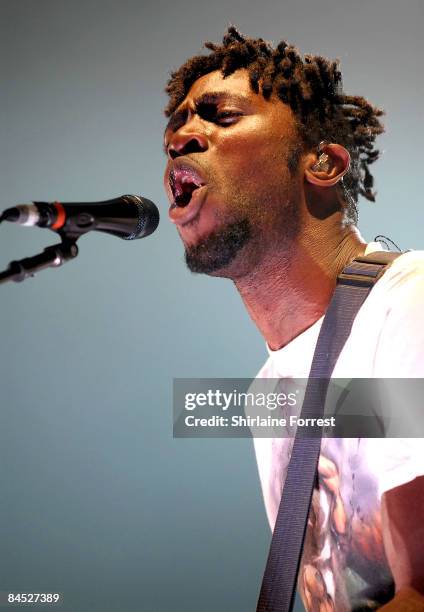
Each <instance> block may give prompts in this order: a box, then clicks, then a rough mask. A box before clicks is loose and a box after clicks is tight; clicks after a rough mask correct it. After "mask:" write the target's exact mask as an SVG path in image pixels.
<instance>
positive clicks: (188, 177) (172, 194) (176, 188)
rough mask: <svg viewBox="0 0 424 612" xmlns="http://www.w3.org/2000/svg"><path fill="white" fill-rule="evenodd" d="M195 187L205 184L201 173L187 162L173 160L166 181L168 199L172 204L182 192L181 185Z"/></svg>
mask: <svg viewBox="0 0 424 612" xmlns="http://www.w3.org/2000/svg"><path fill="white" fill-rule="evenodd" d="M184 184H191V185H195V189H197V188H198V187H201V186H202V185H205V184H206V181H205V179H204V177H203V175H202V172H201V171H200V170H199V169H198V168H197V167H196V166H195V165H194V164H193V163H192V162H189V161H187V160H181V161H180V160H175V161H174V162H173V163H172V166H171V167H170V170H169V173H168V181H167V192H168V197H169V199H170V201H171V202H172V203H174V204H175V203H176V199H177V198H178V197H179V196H181V195H182V194H183V192H184V190H183V185H184Z"/></svg>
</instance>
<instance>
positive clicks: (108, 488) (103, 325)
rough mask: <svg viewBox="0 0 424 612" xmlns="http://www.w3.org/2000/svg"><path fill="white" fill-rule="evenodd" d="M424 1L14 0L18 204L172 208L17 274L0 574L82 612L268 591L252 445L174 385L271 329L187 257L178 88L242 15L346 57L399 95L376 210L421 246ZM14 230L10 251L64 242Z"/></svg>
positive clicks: (8, 78)
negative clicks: (168, 191)
mask: <svg viewBox="0 0 424 612" xmlns="http://www.w3.org/2000/svg"><path fill="white" fill-rule="evenodd" d="M423 6H424V5H423V4H422V2H421V1H420V0H408V1H407V2H406V3H404V4H403V5H402V6H401V5H400V3H398V2H397V1H396V2H395V1H392V0H368V1H367V2H365V1H363V0H359V1H357V2H351V1H347V0H338V1H337V2H336V1H335V0H334V1H333V0H331V1H330V0H320V2H312V1H310V2H307V1H305V0H296V1H292V0H290V1H287V0H279V1H277V0H265V1H263V2H261V3H260V4H259V3H257V4H253V3H247V2H242V1H241V0H226V1H224V0H216V1H215V2H213V3H212V2H193V0H180V2H170V0H163V1H161V0H157V1H156V2H152V1H145V2H140V1H139V2H136V1H135V0H120V1H118V0H113V1H111V0H104V1H102V2H101V1H96V0H86V1H81V0H78V1H77V0H74V1H73V2H70V1H68V2H66V1H64V0H54V1H53V0H38V1H37V2H34V1H33V0H20V1H14V0H6V1H5V0H2V2H1V3H0V8H1V36H0V47H1V50H0V51H1V52H0V58H1V60H0V61H1V74H2V79H1V83H2V85H1V139H0V146H1V163H0V168H1V188H2V191H1V208H6V207H8V206H11V205H13V204H16V203H19V202H27V201H31V200H55V199H59V200H63V201H79V200H82V201H84V200H86V201H89V200H100V199H106V198H111V197H115V196H117V195H120V194H123V193H136V194H141V195H145V196H146V197H148V198H150V199H152V200H153V201H155V202H156V203H157V204H158V205H159V206H160V208H161V212H162V221H161V224H160V226H159V229H158V231H157V232H156V234H155V235H154V236H151V237H149V238H147V239H146V240H141V241H134V242H132V243H127V242H124V241H121V240H119V239H117V238H113V237H110V236H106V235H100V234H98V235H96V234H93V235H91V236H89V237H84V238H82V239H81V240H80V255H79V257H78V259H77V260H75V261H74V262H71V263H68V264H67V265H66V266H65V267H64V268H63V269H59V270H49V271H45V272H43V273H41V274H40V275H38V276H37V277H36V278H35V279H32V280H27V281H26V282H25V283H23V284H22V285H15V284H9V285H4V286H2V287H1V297H2V310H1V312H2V314H1V382H2V393H1V422H0V436H1V438H0V449H1V451H0V453H1V454H0V458H1V466H2V467H1V471H0V477H1V492H2V495H1V504H0V529H1V544H2V546H1V554H0V590H9V589H10V590H23V591H31V590H36V591H40V590H43V589H44V590H50V591H51V590H55V591H56V590H57V591H61V592H63V593H64V596H65V602H66V603H65V605H64V606H63V608H62V609H64V610H69V611H73V612H79V611H81V612H85V611H102V612H115V611H122V612H130V611H131V612H132V611H136V610H142V611H143V612H165V611H166V612H168V611H171V610H172V611H176V610H178V611H180V610H181V611H182V612H198V611H200V610H202V612H217V611H218V610H219V611H221V612H239V611H240V612H247V611H249V610H254V609H255V600H256V596H257V592H258V588H259V585H260V580H261V574H262V569H263V566H264V563H265V559H266V555H267V547H268V542H269V537H270V533H269V529H268V526H267V523H266V518H265V512H264V508H263V503H262V497H261V492H260V488H259V482H258V477H257V472H256V465H255V459H254V455H253V449H252V443H251V441H250V440H243V439H242V440H228V439H224V440H205V439H202V440H195V439H184V440H174V439H172V404H171V398H172V379H173V377H190V378H195V377H202V378H204V377H250V376H254V375H255V373H256V372H257V371H258V369H259V368H260V366H261V365H262V362H263V361H264V359H265V347H264V344H263V341H262V339H261V337H260V336H259V333H258V332H257V330H256V329H255V328H254V326H253V324H252V323H251V321H250V320H249V318H248V315H247V313H246V312H245V310H244V308H243V305H242V303H241V302H240V299H239V297H238V295H237V293H236V291H235V290H234V288H233V286H232V285H231V283H230V282H228V281H224V280H217V279H211V278H207V277H200V276H193V275H191V274H190V273H189V272H188V271H187V270H186V269H185V267H184V264H183V260H182V247H181V244H180V242H179V239H178V237H177V235H176V232H175V231H174V228H173V227H172V226H171V224H170V223H168V221H167V204H166V199H165V196H164V193H163V189H162V185H161V175H162V171H163V167H164V162H165V160H164V156H163V154H162V151H161V145H162V132H163V128H164V119H163V116H162V114H161V109H162V107H163V106H164V104H165V101H166V99H165V95H164V93H163V88H164V85H165V81H166V79H167V74H168V72H169V70H170V69H171V68H175V67H177V66H178V65H179V64H180V63H181V62H182V61H184V60H185V59H186V57H188V56H189V55H192V54H193V53H196V52H198V51H199V49H200V47H201V43H202V41H203V40H208V39H212V40H217V39H219V38H220V37H221V36H222V33H223V31H224V30H225V28H226V26H227V24H228V23H230V22H233V23H236V24H237V25H238V26H239V28H240V29H241V30H242V31H245V32H246V33H248V34H250V35H252V36H262V37H264V38H267V39H271V40H274V41H277V42H278V40H280V39H281V38H286V39H288V40H290V41H292V42H294V43H295V44H297V45H298V46H299V47H300V48H301V49H302V51H304V52H315V53H322V54H324V55H328V56H332V57H339V58H340V59H341V62H342V70H343V74H344V81H345V89H346V91H348V92H349V93H354V94H361V95H365V96H366V97H368V98H369V99H370V100H372V101H373V102H374V103H376V104H378V105H380V106H383V107H384V108H385V109H386V111H387V117H386V125H387V135H385V136H384V137H382V138H381V140H380V143H381V146H382V148H383V149H384V150H385V154H384V156H383V159H382V160H381V161H380V162H378V163H377V165H376V166H375V168H374V170H375V176H376V181H377V189H378V199H377V203H375V204H370V203H368V202H366V201H364V202H362V203H361V207H360V229H361V231H362V233H363V235H364V237H365V238H366V239H367V240H370V239H372V238H373V237H374V236H375V235H376V234H379V233H382V234H386V235H388V236H391V237H392V238H393V239H394V240H395V241H396V242H397V243H399V244H400V245H401V246H402V247H403V248H420V247H421V245H422V212H421V206H422V204H421V181H422V174H423V170H422V155H421V148H422V136H423V130H422V123H423V117H422V96H423V80H422V76H421V75H422V69H421V63H422V56H423V46H424V45H423V38H422V32H421V29H422V18H423V13H424V8H423ZM0 234H1V239H0V240H1V242H0V244H1V251H0V252H1V258H2V262H3V263H2V265H1V267H2V268H4V267H6V265H7V263H8V262H9V261H10V260H11V259H13V258H21V257H24V256H28V255H33V254H35V253H37V252H38V251H40V250H41V249H42V248H44V247H45V246H47V244H53V243H54V242H55V240H56V238H55V236H54V235H53V234H51V233H49V232H47V231H44V230H41V229H27V228H16V227H12V226H9V225H7V226H6V225H2V226H1V227H0ZM298 609H299V610H300V609H301V608H300V607H299V608H298Z"/></svg>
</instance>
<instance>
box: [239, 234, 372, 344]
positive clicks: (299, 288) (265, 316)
mask: <svg viewBox="0 0 424 612" xmlns="http://www.w3.org/2000/svg"><path fill="white" fill-rule="evenodd" d="M316 229H317V228H314V227H311V228H310V231H304V232H302V236H301V239H300V240H299V241H298V242H296V244H295V245H293V247H292V249H291V251H290V253H287V250H286V251H282V252H281V251H280V252H278V251H276V250H275V249H273V251H272V253H268V254H267V256H266V257H263V258H261V262H260V264H258V266H257V267H256V268H255V269H254V270H253V271H252V272H251V273H250V274H248V275H245V276H243V277H242V278H238V279H236V280H235V281H234V282H235V285H236V287H237V290H238V291H239V293H240V295H241V297H242V300H243V302H244V304H245V306H246V308H247V310H248V312H249V314H250V316H251V318H252V319H253V321H254V322H255V324H256V326H257V327H258V329H259V331H260V332H261V334H262V336H263V337H264V339H265V340H266V342H267V343H268V346H269V347H270V349H271V350H277V349H279V348H282V347H283V346H285V345H286V344H288V343H289V342H290V341H291V340H293V339H294V338H295V337H296V336H298V335H299V334H301V333H302V332H303V331H305V330H306V329H307V328H308V327H310V326H311V325H313V324H314V323H315V321H317V320H318V319H319V318H320V317H321V316H322V315H323V314H324V313H325V311H326V310H327V307H328V304H329V302H330V299H331V296H332V294H333V291H334V288H335V284H336V279H337V275H338V274H339V273H340V272H341V270H342V269H343V268H344V267H345V266H346V265H347V264H348V263H349V262H350V261H352V260H353V259H354V258H355V257H356V256H358V255H359V254H362V253H364V251H365V247H366V243H365V242H364V241H363V239H362V238H361V236H360V234H359V232H358V230H357V229H356V228H354V227H353V226H350V227H347V228H344V229H343V230H341V229H340V225H338V232H334V231H326V232H322V231H321V235H319V234H317V231H316ZM332 229H333V230H334V227H333V228H332ZM321 230H322V227H321ZM330 237H332V238H330Z"/></svg>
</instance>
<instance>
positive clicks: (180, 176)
mask: <svg viewBox="0 0 424 612" xmlns="http://www.w3.org/2000/svg"><path fill="white" fill-rule="evenodd" d="M175 174H176V175H175ZM175 174H171V176H170V185H171V189H172V192H173V195H174V198H175V199H176V200H177V199H178V198H181V197H182V196H184V194H185V191H186V190H185V189H184V188H183V185H187V184H190V185H192V186H193V189H192V191H194V190H195V189H198V188H199V187H201V186H202V182H201V181H200V180H199V179H198V178H197V177H196V176H193V174H192V173H191V172H189V171H184V170H182V171H177V173H175Z"/></svg>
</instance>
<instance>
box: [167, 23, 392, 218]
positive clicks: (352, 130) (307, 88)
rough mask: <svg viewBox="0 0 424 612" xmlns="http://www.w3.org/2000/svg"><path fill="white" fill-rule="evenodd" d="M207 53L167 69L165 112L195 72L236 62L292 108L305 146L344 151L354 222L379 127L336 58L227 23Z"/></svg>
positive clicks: (227, 71)
mask: <svg viewBox="0 0 424 612" xmlns="http://www.w3.org/2000/svg"><path fill="white" fill-rule="evenodd" d="M204 46H205V47H206V48H207V49H209V50H210V51H211V53H210V54H209V55H196V56H194V57H192V58H190V59H188V60H187V61H186V62H185V63H184V64H183V65H182V66H181V67H180V68H178V69H177V70H176V71H174V72H171V76H170V79H169V81H168V84H167V87H166V93H167V94H168V95H169V103H168V106H167V107H166V109H165V115H166V116H170V115H171V114H172V113H173V112H174V110H175V109H176V108H177V107H178V106H179V105H180V104H181V102H182V101H183V100H184V98H185V97H186V95H187V93H188V91H189V89H190V87H191V86H192V85H193V83H194V82H195V81H197V79H199V78H200V77H201V76H203V75H205V74H208V73H209V72H212V71H214V70H221V72H222V74H223V76H224V78H225V77H227V76H229V75H231V74H233V73H234V72H235V71H236V70H238V69H240V68H245V69H246V70H247V71H248V74H249V80H250V85H251V87H252V89H253V91H254V92H255V93H259V92H260V90H261V92H262V95H263V96H264V98H265V99H269V98H270V97H271V95H272V94H273V93H276V95H278V97H279V99H280V100H281V101H282V102H284V103H285V104H287V105H289V106H290V108H291V109H292V111H293V113H294V115H295V117H296V119H297V127H298V130H299V132H300V135H301V138H302V141H303V146H304V148H305V149H306V150H313V149H316V148H317V146H318V145H319V143H320V142H321V141H328V142H337V143H339V144H341V145H343V146H344V147H345V148H346V149H347V150H348V151H349V154H350V157H351V165H350V169H349V172H348V173H347V174H346V175H345V176H344V177H343V180H342V181H341V187H342V189H343V196H344V200H345V202H346V205H347V215H348V218H349V220H350V221H351V222H353V223H356V222H357V216H358V211H357V202H358V197H359V195H362V196H364V197H365V198H366V199H367V200H371V201H375V193H374V191H373V186H374V179H373V176H372V174H371V172H370V170H369V166H370V165H371V164H372V163H374V162H375V161H376V160H377V159H378V157H379V155H380V151H378V150H377V149H375V148H374V142H375V139H376V136H378V134H381V133H382V132H383V131H384V128H383V125H382V123H381V122H380V121H379V119H378V117H380V116H381V115H383V111H382V110H381V109H379V108H376V107H375V106H372V105H371V104H370V103H369V102H368V101H367V100H366V99H365V98H363V97H361V96H348V95H345V94H344V93H343V89H342V75H341V73H340V70H339V62H338V60H334V61H332V60H329V59H327V58H325V57H321V56H320V55H305V56H303V57H302V55H301V54H300V53H299V51H298V50H297V49H296V47H294V46H293V45H290V44H288V43H287V42H285V41H281V42H280V43H279V44H278V45H277V47H276V48H274V47H273V46H272V45H271V44H270V43H269V42H266V41H265V40H263V39H262V38H256V39H254V38H248V37H247V36H245V35H243V34H241V33H240V32H239V31H238V30H237V28H235V27H234V26H230V27H229V28H228V30H227V32H226V34H225V35H224V37H223V39H222V44H216V43H212V42H206V43H205V45H204Z"/></svg>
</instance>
